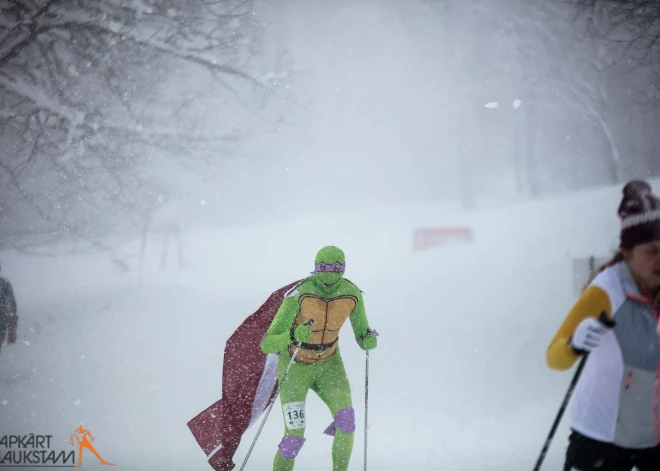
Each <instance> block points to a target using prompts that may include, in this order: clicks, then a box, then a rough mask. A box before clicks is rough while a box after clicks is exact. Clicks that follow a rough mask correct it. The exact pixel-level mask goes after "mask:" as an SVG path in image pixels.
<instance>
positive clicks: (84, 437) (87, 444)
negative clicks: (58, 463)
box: [69, 425, 115, 466]
mask: <svg viewBox="0 0 660 471" xmlns="http://www.w3.org/2000/svg"><path fill="white" fill-rule="evenodd" d="M78 434H81V436H78ZM88 437H89V438H88ZM74 438H75V441H76V442H77V443H78V464H77V465H76V466H82V462H83V448H87V449H88V450H89V451H91V452H92V453H94V456H96V457H97V458H98V460H99V461H100V462H101V464H107V465H108V466H115V464H114V463H110V462H109V461H106V460H104V459H103V457H102V456H101V455H99V452H98V451H96V449H95V448H94V445H92V442H93V441H94V437H93V436H92V434H91V432H90V431H89V430H85V429H84V428H83V426H82V425H81V426H80V427H78V429H77V430H76V431H75V432H73V433H72V434H71V437H70V442H69V444H70V445H72V446H76V444H75V443H74Z"/></svg>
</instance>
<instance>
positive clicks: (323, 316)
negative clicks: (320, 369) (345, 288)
mask: <svg viewBox="0 0 660 471" xmlns="http://www.w3.org/2000/svg"><path fill="white" fill-rule="evenodd" d="M298 303H299V305H300V310H299V312H298V316H297V317H296V320H295V321H294V322H293V325H292V326H291V338H292V339H293V332H294V330H295V329H296V327H298V326H299V325H300V324H303V323H305V322H307V321H309V320H310V319H311V320H313V321H314V325H313V326H312V327H311V329H312V335H311V336H310V337H309V339H307V341H306V342H303V343H302V344H301V345H300V350H298V354H297V355H296V362H298V363H317V362H319V361H323V360H327V359H328V358H331V357H332V356H334V354H335V352H336V350H337V341H338V340H339V330H340V329H341V327H342V326H343V325H344V322H346V319H348V317H349V316H350V315H351V313H352V312H353V310H354V309H355V307H356V306H357V303H358V299H357V298H356V297H355V296H350V295H347V296H338V297H336V298H332V299H323V298H320V297H318V296H315V295H313V294H304V295H302V296H300V298H299V300H298ZM295 349H296V345H295V344H292V345H290V346H289V353H290V354H291V355H292V354H293V352H294V351H295Z"/></svg>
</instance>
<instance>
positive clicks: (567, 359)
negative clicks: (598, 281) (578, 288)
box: [546, 285, 612, 370]
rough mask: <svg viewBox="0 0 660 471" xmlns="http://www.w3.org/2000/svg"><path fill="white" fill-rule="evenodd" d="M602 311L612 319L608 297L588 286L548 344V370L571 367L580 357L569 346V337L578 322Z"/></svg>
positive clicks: (602, 291)
mask: <svg viewBox="0 0 660 471" xmlns="http://www.w3.org/2000/svg"><path fill="white" fill-rule="evenodd" d="M603 311H605V312H606V313H607V317H608V318H609V319H611V318H612V304H611V303H610V298H609V296H608V295H607V293H606V292H605V291H604V290H603V289H602V288H599V287H598V286H594V285H591V286H589V288H587V289H586V291H585V292H584V293H583V294H582V296H581V297H580V299H578V300H577V302H576V303H575V305H574V306H573V308H572V309H571V311H570V312H569V313H568V316H566V319H564V322H563V323H562V324H561V326H560V327H559V330H558V331H557V333H556V334H555V336H554V338H553V339H552V342H550V346H549V347H548V351H547V353H546V360H547V362H548V366H549V367H550V368H552V369H553V370H567V369H569V368H570V367H571V366H573V364H574V363H575V362H576V361H577V359H578V358H579V357H580V355H579V354H578V353H576V352H575V351H574V350H573V349H572V348H571V346H570V345H569V340H570V338H571V336H572V335H573V333H574V332H575V329H576V328H577V326H578V324H580V322H582V321H583V320H584V319H586V318H587V317H595V318H598V317H600V314H601V313H602V312H603Z"/></svg>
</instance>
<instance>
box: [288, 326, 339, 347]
mask: <svg viewBox="0 0 660 471" xmlns="http://www.w3.org/2000/svg"><path fill="white" fill-rule="evenodd" d="M294 330H295V328H294V327H292V328H291V340H292V341H293V344H294V345H296V346H298V347H300V348H303V349H305V350H313V351H316V352H319V351H324V350H327V349H328V348H330V347H332V346H333V345H334V344H336V343H337V341H338V340H339V337H337V338H336V339H334V340H333V341H332V342H330V343H305V342H298V341H297V340H296V338H295V336H294V335H293V332H294Z"/></svg>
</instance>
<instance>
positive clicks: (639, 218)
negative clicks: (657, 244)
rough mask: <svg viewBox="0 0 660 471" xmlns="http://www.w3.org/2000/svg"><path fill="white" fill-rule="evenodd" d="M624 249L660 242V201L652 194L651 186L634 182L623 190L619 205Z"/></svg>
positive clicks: (637, 181) (641, 182)
mask: <svg viewBox="0 0 660 471" xmlns="http://www.w3.org/2000/svg"><path fill="white" fill-rule="evenodd" d="M619 217H620V218H621V245H620V247H621V248H622V249H627V250H630V249H632V248H633V247H635V246H636V245H640V244H646V243H648V242H654V241H660V199H659V198H658V197H657V196H655V195H654V194H653V193H652V190H651V185H649V184H648V183H647V182H645V181H643V180H633V181H630V182H628V183H627V184H626V186H625V187H624V188H623V199H622V200H621V204H620V205H619Z"/></svg>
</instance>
